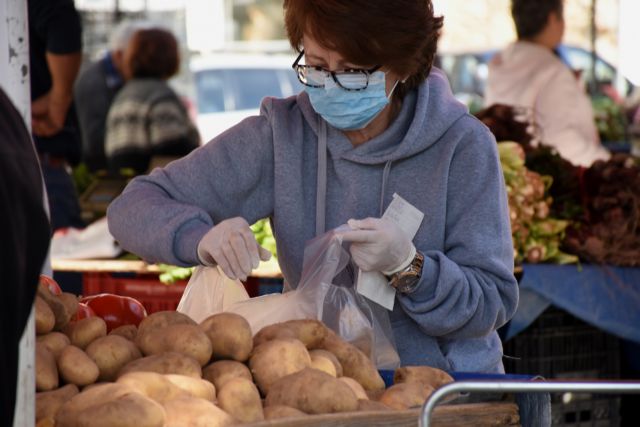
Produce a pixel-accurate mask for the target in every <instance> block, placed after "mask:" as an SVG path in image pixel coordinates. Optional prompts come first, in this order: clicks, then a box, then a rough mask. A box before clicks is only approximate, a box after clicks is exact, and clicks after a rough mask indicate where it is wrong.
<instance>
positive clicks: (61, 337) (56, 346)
mask: <svg viewBox="0 0 640 427" xmlns="http://www.w3.org/2000/svg"><path fill="white" fill-rule="evenodd" d="M36 342H38V343H41V344H42V345H43V346H45V347H46V348H47V349H48V350H49V351H50V352H51V353H52V354H53V356H54V357H55V358H58V356H59V355H60V352H61V351H62V350H63V349H64V348H65V347H66V346H68V345H69V344H71V341H69V337H68V336H66V335H65V334H63V333H62V332H49V333H48V334H47V335H41V336H39V337H38V338H36Z"/></svg>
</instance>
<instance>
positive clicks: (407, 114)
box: [297, 68, 467, 165]
mask: <svg viewBox="0 0 640 427" xmlns="http://www.w3.org/2000/svg"><path fill="white" fill-rule="evenodd" d="M297 104H298V106H299V108H300V110H301V111H302V113H303V116H304V118H305V120H306V121H307V122H308V123H309V125H310V126H311V128H312V129H313V131H314V132H315V133H316V135H318V132H319V122H320V120H322V118H321V117H320V115H319V114H317V113H316V112H315V110H314V109H313V107H312V106H311V102H310V101H309V97H308V95H307V93H306V92H304V91H303V92H301V93H300V94H299V95H298V96H297ZM466 114H467V107H466V106H465V105H464V104H462V103H460V102H459V101H457V100H456V99H455V98H454V96H453V94H452V93H451V88H450V86H449V82H448V80H447V78H446V77H445V75H444V73H443V72H442V71H441V70H439V69H437V68H433V69H432V71H431V73H430V74H429V77H428V78H427V80H426V81H425V82H423V83H422V84H421V85H420V86H419V87H418V88H417V90H415V91H412V92H410V93H408V94H407V95H406V96H405V98H404V99H403V101H402V107H401V109H400V112H399V113H398V116H397V117H396V118H395V120H394V121H393V122H392V123H391V125H390V126H389V127H388V128H387V129H386V130H385V131H384V132H383V133H381V134H380V135H378V136H376V137H375V138H373V139H371V140H370V141H367V142H366V143H364V144H361V145H358V146H356V147H354V146H353V145H352V144H351V142H350V141H349V139H348V138H347V137H346V135H345V134H344V133H343V132H342V131H341V130H339V129H336V128H334V127H332V126H331V125H329V124H328V123H327V124H326V126H327V148H328V150H329V152H330V153H331V156H332V157H334V158H342V159H345V160H349V161H352V162H354V163H360V164H369V165H373V164H383V163H388V162H395V161H397V160H401V159H404V158H407V157H411V156H413V155H415V154H417V153H419V152H422V151H424V150H426V149H427V148H429V147H430V146H431V145H433V144H434V143H435V142H437V141H438V140H439V139H440V138H441V137H442V135H444V134H445V132H446V131H447V130H448V129H449V128H450V127H451V126H452V125H453V124H454V123H455V122H456V121H457V120H458V119H460V118H461V117H462V116H464V115H466ZM398 141H399V142H398Z"/></svg>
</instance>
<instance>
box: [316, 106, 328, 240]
mask: <svg viewBox="0 0 640 427" xmlns="http://www.w3.org/2000/svg"><path fill="white" fill-rule="evenodd" d="M326 204H327V124H326V123H325V121H324V120H322V118H321V117H320V116H318V172H317V177H316V236H320V235H321V234H324V231H325V227H326V224H325V215H326Z"/></svg>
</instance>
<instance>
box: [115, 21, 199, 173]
mask: <svg viewBox="0 0 640 427" xmlns="http://www.w3.org/2000/svg"><path fill="white" fill-rule="evenodd" d="M123 62H124V64H123V74H124V78H125V80H126V82H127V83H126V84H125V85H124V87H123V88H122V89H121V90H120V91H119V92H118V94H117V96H116V98H115V99H114V101H113V104H112V106H111V107H110V109H109V114H108V117H107V129H106V138H105V139H106V142H105V152H106V156H107V163H108V166H109V169H110V170H112V171H118V170H120V169H123V168H130V169H133V170H134V171H135V172H136V173H139V174H140V173H145V172H147V170H148V168H149V165H150V164H151V161H152V159H153V158H154V157H180V156H184V155H185V154H187V153H189V152H190V151H191V150H193V149H194V148H196V147H198V145H199V143H200V138H199V136H198V131H197V130H196V128H195V126H194V125H193V123H192V122H191V120H190V119H189V115H188V113H187V110H186V108H185V107H184V105H183V103H182V101H181V100H180V98H179V97H178V95H176V93H175V92H174V91H173V90H172V89H171V87H169V85H168V84H167V80H168V79H169V78H170V77H172V76H173V75H175V74H176V72H177V71H178V69H179V65H180V59H179V53H178V43H177V41H176V39H175V37H174V36H173V35H172V34H171V33H170V32H168V31H165V30H163V29H160V28H148V29H142V30H138V31H136V32H135V33H134V35H133V36H132V38H131V41H130V42H129V45H128V46H127V48H126V49H125V52H124V58H123Z"/></svg>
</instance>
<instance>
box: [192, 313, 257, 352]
mask: <svg viewBox="0 0 640 427" xmlns="http://www.w3.org/2000/svg"><path fill="white" fill-rule="evenodd" d="M200 327H201V328H202V330H203V331H204V332H205V333H206V334H207V336H208V337H209V340H211V344H212V346H213V357H215V358H216V359H233V360H237V361H238V362H245V361H246V360H247V359H249V354H251V350H252V349H253V336H252V334H251V326H249V322H247V320H246V319H245V318H244V317H242V316H240V315H239V314H235V313H218V314H214V315H213V316H209V317H207V318H206V319H205V320H203V321H202V323H200Z"/></svg>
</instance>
